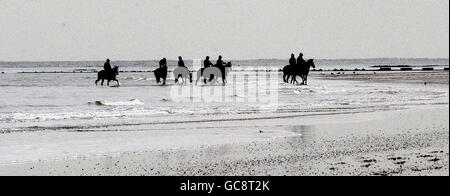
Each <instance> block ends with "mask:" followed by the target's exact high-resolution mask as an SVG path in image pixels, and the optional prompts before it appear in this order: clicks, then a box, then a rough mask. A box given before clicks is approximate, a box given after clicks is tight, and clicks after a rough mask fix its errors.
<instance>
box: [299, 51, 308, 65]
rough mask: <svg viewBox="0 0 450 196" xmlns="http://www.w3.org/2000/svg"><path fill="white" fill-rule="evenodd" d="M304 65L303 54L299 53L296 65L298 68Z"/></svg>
mask: <svg viewBox="0 0 450 196" xmlns="http://www.w3.org/2000/svg"><path fill="white" fill-rule="evenodd" d="M305 64H306V61H305V59H303V53H300V55H298V58H297V65H298V66H304V65H305Z"/></svg>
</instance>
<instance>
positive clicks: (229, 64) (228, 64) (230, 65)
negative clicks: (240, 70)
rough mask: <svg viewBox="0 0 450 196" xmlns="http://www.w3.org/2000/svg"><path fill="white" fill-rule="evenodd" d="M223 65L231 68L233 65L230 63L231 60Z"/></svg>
mask: <svg viewBox="0 0 450 196" xmlns="http://www.w3.org/2000/svg"><path fill="white" fill-rule="evenodd" d="M225 67H229V68H231V67H233V65H232V64H231V62H228V63H227V64H226V65H225Z"/></svg>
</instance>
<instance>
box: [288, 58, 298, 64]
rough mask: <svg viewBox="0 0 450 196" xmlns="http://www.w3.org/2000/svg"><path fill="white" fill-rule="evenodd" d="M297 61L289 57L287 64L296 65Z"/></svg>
mask: <svg viewBox="0 0 450 196" xmlns="http://www.w3.org/2000/svg"><path fill="white" fill-rule="evenodd" d="M296 64H297V62H296V61H295V58H294V57H291V59H289V65H296Z"/></svg>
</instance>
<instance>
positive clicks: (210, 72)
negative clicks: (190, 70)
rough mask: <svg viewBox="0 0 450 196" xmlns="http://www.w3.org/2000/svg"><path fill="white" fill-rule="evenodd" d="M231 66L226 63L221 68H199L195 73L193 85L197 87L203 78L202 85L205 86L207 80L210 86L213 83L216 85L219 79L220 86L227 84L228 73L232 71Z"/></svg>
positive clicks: (229, 63)
mask: <svg viewBox="0 0 450 196" xmlns="http://www.w3.org/2000/svg"><path fill="white" fill-rule="evenodd" d="M232 66H233V65H232V64H231V62H228V63H227V64H226V65H225V66H223V67H218V66H212V67H208V68H201V69H199V70H198V71H197V81H195V85H197V83H198V81H199V80H200V79H201V78H203V79H204V83H205V84H206V81H207V78H209V80H208V81H209V82H211V84H214V83H218V82H217V80H218V79H219V78H222V84H223V85H225V84H226V83H227V80H226V78H227V76H228V74H229V73H230V71H231V70H232V69H231V67H232Z"/></svg>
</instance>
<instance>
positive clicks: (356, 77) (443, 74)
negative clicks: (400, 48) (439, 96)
mask: <svg viewBox="0 0 450 196" xmlns="http://www.w3.org/2000/svg"><path fill="white" fill-rule="evenodd" d="M313 75H315V76H317V77H319V78H321V79H328V80H352V81H367V82H383V83H386V82H388V83H413V84H424V83H425V82H426V83H427V84H447V85H448V84H449V72H448V71H442V70H440V71H384V72H383V71H366V72H352V71H333V72H319V73H317V72H316V73H313Z"/></svg>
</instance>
